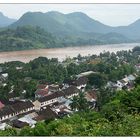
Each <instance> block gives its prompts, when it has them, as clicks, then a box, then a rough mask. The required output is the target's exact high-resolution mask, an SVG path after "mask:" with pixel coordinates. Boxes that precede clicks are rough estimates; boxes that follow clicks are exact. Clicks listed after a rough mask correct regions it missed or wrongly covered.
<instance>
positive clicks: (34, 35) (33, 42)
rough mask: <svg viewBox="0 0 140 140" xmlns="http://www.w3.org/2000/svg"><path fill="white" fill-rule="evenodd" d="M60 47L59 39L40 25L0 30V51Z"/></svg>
mask: <svg viewBox="0 0 140 140" xmlns="http://www.w3.org/2000/svg"><path fill="white" fill-rule="evenodd" d="M53 47H62V46H61V44H60V43H59V41H58V40H57V39H56V38H55V37H53V36H52V35H51V34H50V33H48V32H46V31H44V30H43V29H41V28H40V27H32V26H24V27H17V28H16V29H5V30H2V31H0V51H15V50H28V49H38V48H53Z"/></svg>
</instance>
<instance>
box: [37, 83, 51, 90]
mask: <svg viewBox="0 0 140 140" xmlns="http://www.w3.org/2000/svg"><path fill="white" fill-rule="evenodd" d="M48 87H49V86H48V84H40V85H38V86H37V89H48Z"/></svg>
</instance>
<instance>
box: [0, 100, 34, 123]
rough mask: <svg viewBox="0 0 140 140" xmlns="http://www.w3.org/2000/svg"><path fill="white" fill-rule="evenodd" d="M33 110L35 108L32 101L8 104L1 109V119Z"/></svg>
mask: <svg viewBox="0 0 140 140" xmlns="http://www.w3.org/2000/svg"><path fill="white" fill-rule="evenodd" d="M32 110H34V105H33V104H32V103H31V102H30V101H25V102H17V103H15V104H12V105H7V106H5V107H3V108H2V109H0V121H4V120H7V119H10V118H12V117H15V116H18V115H21V114H24V113H27V112H30V111H32Z"/></svg>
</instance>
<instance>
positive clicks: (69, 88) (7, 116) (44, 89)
mask: <svg viewBox="0 0 140 140" xmlns="http://www.w3.org/2000/svg"><path fill="white" fill-rule="evenodd" d="M87 82H88V79H87V78H86V77H79V78H77V79H76V80H65V81H64V82H63V84H62V85H57V84H47V83H46V84H40V85H38V86H37V90H36V91H35V100H34V101H31V100H27V99H24V100H23V99H17V98H15V99H13V100H9V103H4V102H3V101H0V129H1V130H5V129H6V128H7V127H15V128H22V127H24V126H30V127H34V126H35V124H36V123H37V122H38V121H44V120H54V119H57V118H61V117H64V116H65V115H69V114H71V113H73V111H72V110H71V107H70V104H71V103H72V100H71V98H72V97H73V96H78V95H79V93H80V91H83V92H85V87H86V85H87ZM85 98H86V99H87V101H88V102H89V103H90V104H91V107H92V108H94V107H95V104H96V100H97V97H96V92H95V91H90V92H85Z"/></svg>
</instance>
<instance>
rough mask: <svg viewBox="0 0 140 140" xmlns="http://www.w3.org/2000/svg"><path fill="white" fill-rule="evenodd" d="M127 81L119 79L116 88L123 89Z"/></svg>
mask: <svg viewBox="0 0 140 140" xmlns="http://www.w3.org/2000/svg"><path fill="white" fill-rule="evenodd" d="M126 84H127V83H126V82H125V81H123V80H118V81H117V83H116V88H117V90H121V89H122V87H124V86H125V85H126Z"/></svg>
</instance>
